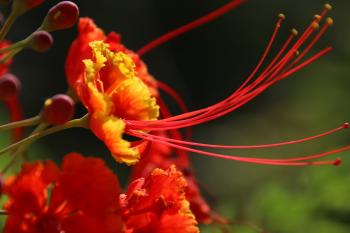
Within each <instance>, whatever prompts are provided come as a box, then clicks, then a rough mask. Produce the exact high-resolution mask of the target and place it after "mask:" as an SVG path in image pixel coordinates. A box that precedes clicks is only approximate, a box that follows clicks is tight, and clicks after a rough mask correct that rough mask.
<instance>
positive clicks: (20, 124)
mask: <svg viewBox="0 0 350 233" xmlns="http://www.w3.org/2000/svg"><path fill="white" fill-rule="evenodd" d="M40 122H41V117H40V116H35V117H31V118H28V119H25V120H22V121H15V122H11V123H8V124H5V125H0V131H3V130H9V129H13V128H20V127H26V126H32V125H37V124H39V123H40Z"/></svg>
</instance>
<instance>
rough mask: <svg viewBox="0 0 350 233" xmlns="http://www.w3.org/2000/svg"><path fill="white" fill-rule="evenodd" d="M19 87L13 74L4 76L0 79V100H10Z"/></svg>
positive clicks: (18, 82)
mask: <svg viewBox="0 0 350 233" xmlns="http://www.w3.org/2000/svg"><path fill="white" fill-rule="evenodd" d="M20 87H21V83H20V81H19V80H18V78H17V77H16V76H15V75H13V74H5V75H3V76H2V77H0V99H1V100H5V99H11V98H14V97H16V96H17V94H18V92H19V90H20Z"/></svg>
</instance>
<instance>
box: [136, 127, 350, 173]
mask: <svg viewBox="0 0 350 233" xmlns="http://www.w3.org/2000/svg"><path fill="white" fill-rule="evenodd" d="M134 136H136V137H140V138H142V139H145V140H151V141H153V142H158V143H162V144H165V145H168V146H171V147H173V148H178V149H181V150H185V151H188V152H193V153H197V154H201V155H205V156H209V157H215V158H221V159H226V160H233V161H239V162H246V163H255V164H264V165H276V166H281V165H283V166H310V165H326V164H327V165H334V164H338V163H339V159H337V160H335V161H316V162H313V161H312V162H310V161H308V162H303V161H305V160H309V159H310V158H320V157H324V156H327V155H330V154H335V153H340V152H343V151H345V150H349V149H350V145H349V146H345V147H342V148H339V149H336V150H333V151H327V152H324V153H320V154H316V155H311V156H304V157H295V158H289V159H261V158H252V157H241V156H236V155H225V154H220V153H213V152H208V151H203V150H199V149H194V148H190V147H185V146H181V145H178V144H174V143H170V142H167V141H163V140H158V139H151V138H149V135H147V136H145V135H141V134H137V133H135V135H134Z"/></svg>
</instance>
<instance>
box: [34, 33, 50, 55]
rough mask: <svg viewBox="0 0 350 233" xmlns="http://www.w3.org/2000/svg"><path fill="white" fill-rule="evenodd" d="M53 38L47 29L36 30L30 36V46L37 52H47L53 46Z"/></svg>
mask: <svg viewBox="0 0 350 233" xmlns="http://www.w3.org/2000/svg"><path fill="white" fill-rule="evenodd" d="M52 44H53V38H52V36H51V34H50V33H48V32H46V31H36V32H34V33H33V34H32V35H31V36H30V48H32V49H33V50H34V51H37V52H46V51H47V50H49V49H50V48H51V47H52Z"/></svg>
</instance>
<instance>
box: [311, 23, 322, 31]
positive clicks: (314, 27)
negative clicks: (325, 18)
mask: <svg viewBox="0 0 350 233" xmlns="http://www.w3.org/2000/svg"><path fill="white" fill-rule="evenodd" d="M312 28H313V29H315V30H317V29H319V28H320V25H319V24H318V23H316V22H313V23H312Z"/></svg>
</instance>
